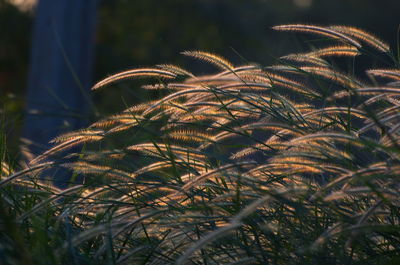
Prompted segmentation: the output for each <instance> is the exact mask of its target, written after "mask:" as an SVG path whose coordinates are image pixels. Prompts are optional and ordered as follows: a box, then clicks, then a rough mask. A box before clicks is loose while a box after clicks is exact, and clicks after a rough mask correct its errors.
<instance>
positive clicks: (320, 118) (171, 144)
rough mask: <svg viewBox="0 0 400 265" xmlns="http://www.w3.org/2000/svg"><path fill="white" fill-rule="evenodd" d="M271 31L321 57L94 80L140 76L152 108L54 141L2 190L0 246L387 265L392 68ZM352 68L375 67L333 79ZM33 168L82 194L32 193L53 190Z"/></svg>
mask: <svg viewBox="0 0 400 265" xmlns="http://www.w3.org/2000/svg"><path fill="white" fill-rule="evenodd" d="M274 29H276V30H285V31H286V30H290V31H296V32H299V31H300V32H306V33H307V32H311V33H313V34H319V35H321V36H322V37H323V38H324V43H329V44H328V45H326V44H325V46H324V47H322V48H318V49H316V48H315V49H314V50H312V51H310V52H308V53H299V54H291V55H288V56H284V57H282V58H280V59H279V60H277V64H276V65H272V66H269V67H261V66H259V65H240V66H237V65H234V64H232V63H231V62H229V61H228V60H227V59H225V58H222V57H220V56H218V55H214V54H211V53H207V52H202V51H186V52H183V55H186V56H189V57H192V58H193V59H199V60H201V61H204V62H206V63H210V64H212V65H214V66H215V67H216V69H218V71H217V72H216V73H215V74H212V75H206V76H197V75H195V74H194V73H191V72H190V71H188V70H185V69H182V68H180V67H179V66H174V65H158V66H157V67H155V68H143V69H141V68H139V69H132V70H129V71H125V72H122V73H118V74H115V75H112V76H110V77H107V78H106V79H104V80H102V81H100V82H98V83H97V84H96V85H95V86H94V87H93V88H94V89H96V90H101V89H103V88H104V87H105V86H111V85H113V84H114V83H116V82H121V81H123V80H125V79H132V78H152V80H153V81H152V83H150V84H149V85H145V86H143V89H152V90H159V91H162V93H160V94H161V95H164V96H161V97H160V98H158V99H155V100H152V101H149V102H143V103H141V104H139V105H135V106H132V107H129V108H126V109H125V110H123V111H122V112H121V113H118V114H115V115H112V116H109V117H106V118H104V119H102V120H100V121H97V122H95V123H93V124H92V125H91V126H89V127H88V128H86V129H83V130H80V131H76V132H71V133H68V134H64V135H61V136H59V137H57V138H56V139H54V141H53V142H54V143H55V146H54V147H53V148H51V149H50V150H48V151H46V152H45V153H43V154H42V155H40V156H38V157H36V158H35V159H34V160H32V161H31V164H30V165H29V167H28V168H26V169H24V170H23V171H20V172H17V173H14V175H13V174H11V173H10V176H9V177H8V178H3V179H2V182H1V183H0V188H1V189H2V196H3V197H4V196H7V194H8V193H7V191H8V190H13V191H15V190H18V191H22V190H23V192H22V195H17V194H15V193H13V194H12V196H14V197H16V196H18V203H19V204H24V205H22V206H21V205H12V204H11V205H10V206H8V207H9V209H10V211H11V212H12V215H13V216H12V222H11V224H12V225H13V226H15V227H18V228H19V231H21V233H20V236H19V238H21V240H20V241H18V240H19V239H18V240H17V239H15V238H18V236H13V235H9V236H8V238H9V239H8V240H9V241H12V238H14V239H13V240H14V241H13V242H14V243H10V246H11V245H12V244H17V243H18V242H20V244H21V245H22V246H25V248H26V253H27V255H28V256H27V257H28V258H29V259H31V260H35V259H38V257H39V255H40V254H41V253H42V252H41V251H43V252H46V255H47V258H48V259H49V261H48V263H49V264H51V262H56V263H65V264H87V263H93V264H174V263H176V264H321V263H325V264H361V263H362V264H396V263H397V262H400V260H399V258H398V257H399V256H400V226H399V220H400V219H399V217H400V212H399V206H400V204H399V203H400V202H399V176H400V163H399V155H400V154H399V153H400V148H399V144H400V125H399V118H400V116H399V108H400V107H399V106H400V101H399V96H400V85H399V82H400V69H399V62H398V61H396V59H395V58H396V57H395V55H394V54H392V52H391V50H390V48H389V46H388V45H387V44H386V43H385V42H383V41H382V40H380V39H378V38H376V37H375V36H373V35H372V34H370V33H367V32H365V31H362V30H360V29H356V28H353V27H344V26H331V27H321V26H314V25H300V24H296V25H283V26H277V27H274ZM356 56H363V57H366V58H371V67H372V66H373V65H375V63H374V62H375V61H376V58H380V60H381V61H382V62H383V63H381V64H382V67H379V68H373V69H368V71H367V72H366V75H364V76H361V77H357V76H355V74H354V73H358V72H359V71H358V69H352V68H350V69H344V70H343V69H342V70H341V69H339V68H338V66H339V65H342V64H344V65H346V63H343V62H348V63H350V65H351V64H354V62H356V61H357V59H356ZM335 57H344V59H343V58H341V59H340V60H339V61H337V60H335ZM336 62H338V63H336ZM348 63H347V65H348ZM134 89H136V88H134ZM96 93H101V91H98V92H96ZM74 146H82V147H83V148H82V151H81V152H79V153H72V152H69V153H68V152H67V153H68V155H67V156H64V157H62V156H60V155H59V154H60V153H62V154H65V150H68V149H70V148H72V147H74ZM61 151H63V152H61ZM48 167H51V168H60V167H62V168H67V169H69V170H71V172H72V177H73V178H75V177H80V178H82V179H83V182H82V185H71V187H70V188H68V189H66V190H58V189H56V188H54V187H52V186H49V185H45V184H44V183H42V182H41V181H40V180H39V179H38V178H37V177H35V176H38V175H41V179H43V178H45V177H50V178H57V175H55V176H43V175H45V174H46V172H48V171H46V170H45V169H46V168H48ZM51 172H54V171H51ZM32 197H33V198H32ZM4 200H5V199H4V198H3V201H4ZM6 223H7V222H5V221H2V224H3V226H4V225H5V224H6ZM24 229H25V230H24ZM39 230H40V231H39ZM32 238H34V239H32ZM7 242H8V241H7ZM24 242H25V243H24ZM26 242H29V243H32V242H36V244H37V247H38V248H43V249H42V250H35V251H34V252H32V251H30V249H28V248H27V247H26V246H27V245H26V244H27V243H26ZM24 244H25V245H24ZM49 248H52V249H54V251H50V252H49V251H48V249H49ZM7 255H8V254H7ZM8 256H10V257H12V255H11V254H10V255H8ZM20 264H22V263H20Z"/></svg>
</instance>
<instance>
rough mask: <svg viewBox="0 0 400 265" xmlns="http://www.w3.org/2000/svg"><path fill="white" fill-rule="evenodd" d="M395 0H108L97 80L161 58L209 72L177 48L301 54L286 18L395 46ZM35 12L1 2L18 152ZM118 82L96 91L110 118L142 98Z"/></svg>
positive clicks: (6, 112) (264, 58)
mask: <svg viewBox="0 0 400 265" xmlns="http://www.w3.org/2000/svg"><path fill="white" fill-rule="evenodd" d="M399 11H400V1H398V0H380V1H376V0H134V1H133V0H103V1H100V5H99V8H98V10H97V32H96V39H95V62H94V70H93V71H94V74H93V78H92V79H93V82H94V81H96V80H99V79H101V78H103V77H105V76H107V75H109V74H110V73H115V72H118V71H121V70H125V69H128V68H132V67H138V66H151V65H154V64H159V63H172V64H179V65H181V66H184V67H189V68H191V69H192V70H194V71H195V72H197V73H202V72H206V71H208V68H203V65H202V64H196V63H194V62H193V61H192V60H190V59H188V58H185V57H184V56H182V55H180V54H179V53H180V52H182V51H184V50H204V51H209V52H214V53H217V54H220V55H223V56H224V57H226V58H228V59H230V60H232V61H233V62H236V63H238V64H240V63H246V62H257V63H260V64H262V65H268V64H271V63H273V62H274V60H275V58H277V57H279V56H281V55H284V54H287V53H290V52H293V51H301V50H302V49H304V48H307V47H306V46H308V45H313V43H312V42H304V40H310V39H311V38H307V36H303V35H300V34H292V33H283V32H280V33H279V32H274V31H272V30H271V27H272V26H274V25H278V24H285V23H313V24H321V25H327V24H346V25H351V26H356V27H360V28H363V29H366V30H368V31H370V32H373V33H375V34H376V35H378V36H379V37H381V38H382V39H384V40H386V41H388V42H389V43H390V44H391V46H392V48H394V49H397V48H396V47H398V45H397V36H398V29H399V23H400V16H399ZM34 16H35V11H34V9H30V8H29V7H25V8H24V7H21V6H16V5H13V4H10V2H9V1H8V0H0V115H1V116H2V119H1V120H2V122H3V123H4V124H5V127H6V133H7V136H8V145H9V150H10V152H11V154H12V155H13V156H18V146H19V135H20V131H21V126H22V123H23V118H24V103H25V97H24V95H25V88H26V86H27V73H28V69H29V54H30V46H31V30H32V23H33V20H34ZM147 96H148V95H142V94H140V93H138V90H135V87H132V86H129V82H128V84H125V83H123V84H121V85H119V86H118V87H117V88H113V89H112V90H108V91H104V92H101V93H96V94H95V95H94V102H95V104H96V106H98V109H99V113H100V115H106V114H109V113H113V112H115V111H118V110H121V109H123V108H124V107H125V105H124V104H125V103H123V102H126V103H127V104H132V103H135V102H139V101H141V100H143V98H144V97H147Z"/></svg>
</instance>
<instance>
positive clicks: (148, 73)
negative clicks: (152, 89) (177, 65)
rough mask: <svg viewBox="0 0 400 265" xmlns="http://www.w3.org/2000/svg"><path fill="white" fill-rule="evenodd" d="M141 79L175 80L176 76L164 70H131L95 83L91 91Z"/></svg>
mask: <svg viewBox="0 0 400 265" xmlns="http://www.w3.org/2000/svg"><path fill="white" fill-rule="evenodd" d="M134 77H136V78H143V77H158V78H175V77H176V74H174V73H172V72H169V71H165V70H160V69H157V68H138V69H133V70H128V71H124V72H120V73H117V74H115V75H112V76H109V77H107V78H105V79H103V80H101V81H100V82H98V83H96V84H95V85H94V86H93V87H92V90H95V89H98V88H100V87H103V86H106V85H108V84H111V83H114V82H117V81H120V80H124V79H129V78H134Z"/></svg>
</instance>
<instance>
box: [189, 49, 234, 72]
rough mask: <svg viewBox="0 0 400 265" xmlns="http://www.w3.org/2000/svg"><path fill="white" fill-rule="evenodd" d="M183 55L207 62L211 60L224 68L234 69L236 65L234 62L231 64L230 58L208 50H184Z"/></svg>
mask: <svg viewBox="0 0 400 265" xmlns="http://www.w3.org/2000/svg"><path fill="white" fill-rule="evenodd" d="M182 54H183V55H186V56H190V57H194V58H197V59H200V60H204V61H206V62H210V63H212V64H214V65H216V66H218V67H219V68H221V69H223V70H229V71H232V69H233V68H235V67H234V65H233V64H231V63H230V62H229V61H228V60H226V59H224V58H222V57H221V56H218V55H215V54H212V53H208V52H203V51H184V52H182Z"/></svg>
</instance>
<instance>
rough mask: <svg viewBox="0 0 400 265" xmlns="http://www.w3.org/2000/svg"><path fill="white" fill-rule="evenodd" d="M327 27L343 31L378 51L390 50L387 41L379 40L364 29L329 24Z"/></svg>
mask: <svg viewBox="0 0 400 265" xmlns="http://www.w3.org/2000/svg"><path fill="white" fill-rule="evenodd" d="M329 28H330V29H333V30H335V31H339V32H341V33H344V34H346V35H349V36H351V37H353V38H356V39H358V40H360V41H363V42H365V43H367V44H368V45H370V46H372V47H374V48H376V49H378V50H379V51H382V52H389V51H390V46H389V45H388V44H387V43H385V42H384V41H382V40H380V39H379V38H378V37H376V36H374V35H372V34H371V33H369V32H366V31H365V30H361V29H358V28H355V27H349V26H331V27H329Z"/></svg>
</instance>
